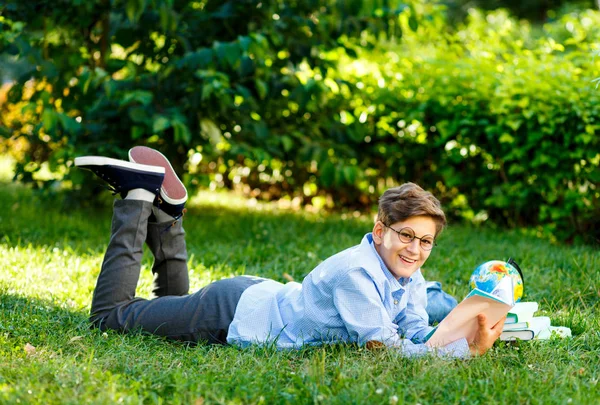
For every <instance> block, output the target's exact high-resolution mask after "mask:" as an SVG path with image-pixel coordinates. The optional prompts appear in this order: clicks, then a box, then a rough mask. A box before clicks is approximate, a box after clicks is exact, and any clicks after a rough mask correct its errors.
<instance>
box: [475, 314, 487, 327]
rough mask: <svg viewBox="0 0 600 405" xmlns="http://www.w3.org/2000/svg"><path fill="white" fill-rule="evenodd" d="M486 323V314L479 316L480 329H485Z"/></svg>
mask: <svg viewBox="0 0 600 405" xmlns="http://www.w3.org/2000/svg"><path fill="white" fill-rule="evenodd" d="M486 321H487V317H486V316H485V314H479V315H477V323H478V324H479V327H480V328H485V326H486Z"/></svg>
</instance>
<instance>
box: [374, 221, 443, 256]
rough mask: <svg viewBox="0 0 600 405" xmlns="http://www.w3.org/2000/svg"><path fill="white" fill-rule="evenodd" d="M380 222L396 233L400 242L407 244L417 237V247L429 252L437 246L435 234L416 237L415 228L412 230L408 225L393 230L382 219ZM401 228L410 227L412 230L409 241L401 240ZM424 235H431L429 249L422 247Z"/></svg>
mask: <svg viewBox="0 0 600 405" xmlns="http://www.w3.org/2000/svg"><path fill="white" fill-rule="evenodd" d="M381 223H382V224H383V226H385V227H386V228H390V229H391V230H392V231H394V232H396V235H398V240H399V241H400V243H404V244H406V245H408V244H410V243H413V241H414V240H415V239H419V247H420V248H421V249H423V251H425V252H431V251H432V250H433V248H434V247H436V246H437V242H436V239H435V236H433V235H431V234H427V235H423V236H421V237H418V236H417V234H416V233H415V230H414V229H412V228H411V227H410V226H405V227H403V228H401V229H400V230H399V231H397V230H395V229H394V228H392V227H391V226H389V225H387V224H385V223H384V222H383V221H381ZM403 229H410V230H411V231H412V233H413V237H412V239H411V240H410V242H404V241H402V239H400V232H401V231H402V230H403ZM426 236H433V243H432V244H431V249H425V248H424V247H423V245H422V243H423V238H424V237H426Z"/></svg>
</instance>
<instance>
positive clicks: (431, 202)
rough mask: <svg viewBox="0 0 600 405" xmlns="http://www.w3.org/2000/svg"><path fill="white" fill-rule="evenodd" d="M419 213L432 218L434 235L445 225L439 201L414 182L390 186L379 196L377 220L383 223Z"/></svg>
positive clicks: (390, 222)
mask: <svg viewBox="0 0 600 405" xmlns="http://www.w3.org/2000/svg"><path fill="white" fill-rule="evenodd" d="M421 215H422V216H426V217H430V218H431V219H433V221H434V222H435V231H436V232H435V233H436V236H437V235H439V234H440V232H442V230H443V229H444V227H445V226H446V215H445V214H444V211H443V210H442V204H441V203H440V201H439V200H438V199H437V198H435V196H434V195H433V194H431V193H430V192H429V191H425V190H423V189H422V188H421V187H419V186H418V185H416V184H415V183H404V184H403V185H401V186H398V187H393V188H390V189H388V190H386V191H385V192H384V193H383V194H382V196H381V197H380V198H379V209H378V212H377V220H378V221H381V222H383V223H384V224H385V225H388V226H389V225H392V224H395V223H396V222H400V221H406V220H407V219H408V218H410V217H416V216H421Z"/></svg>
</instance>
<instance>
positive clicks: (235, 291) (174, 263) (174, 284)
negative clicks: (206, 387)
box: [90, 200, 264, 344]
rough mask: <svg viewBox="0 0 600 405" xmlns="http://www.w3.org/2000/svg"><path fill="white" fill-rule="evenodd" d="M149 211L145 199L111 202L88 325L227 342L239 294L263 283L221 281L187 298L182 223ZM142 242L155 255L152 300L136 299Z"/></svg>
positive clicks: (248, 279)
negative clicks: (161, 220) (157, 218)
mask: <svg viewBox="0 0 600 405" xmlns="http://www.w3.org/2000/svg"><path fill="white" fill-rule="evenodd" d="M152 210H153V207H152V204H151V203H149V202H146V201H137V200H117V201H115V204H114V212H113V220H112V234H111V238H110V242H109V244H108V248H107V249H106V254H105V256H104V261H103V263H102V269H101V271H100V275H99V276H98V281H97V283H96V289H95V290H94V297H93V299H92V308H91V314H90V320H91V322H92V324H93V325H95V326H97V327H99V328H101V329H102V330H105V329H115V330H119V331H122V332H128V331H132V330H144V331H146V332H150V333H153V334H156V335H160V336H165V337H167V338H169V339H175V340H182V341H187V342H193V343H197V342H200V341H205V342H208V343H221V344H225V343H226V338H227V331H228V329H229V325H230V324H231V321H232V320H233V316H234V314H235V308H236V306H237V303H238V301H239V299H240V296H241V295H242V293H243V292H244V290H245V289H246V288H248V287H250V286H251V285H254V284H257V283H259V282H262V281H264V279H261V278H258V277H250V276H239V277H234V278H231V279H225V280H219V281H216V282H213V283H211V284H209V285H207V286H206V287H204V288H202V289H200V290H199V291H197V292H196V293H194V294H191V295H187V294H188V289H189V279H188V269H187V252H186V245H185V232H184V230H183V227H182V224H181V220H179V221H177V222H175V223H171V222H168V223H152V222H149V218H150V217H151V215H152ZM144 242H146V243H147V245H148V247H149V248H150V250H151V251H152V254H153V255H154V264H153V266H152V272H153V273H154V287H153V293H154V295H155V296H156V298H154V299H151V300H147V299H143V298H137V297H136V296H135V289H136V287H137V283H138V280H139V276H140V269H141V259H142V248H143V245H144Z"/></svg>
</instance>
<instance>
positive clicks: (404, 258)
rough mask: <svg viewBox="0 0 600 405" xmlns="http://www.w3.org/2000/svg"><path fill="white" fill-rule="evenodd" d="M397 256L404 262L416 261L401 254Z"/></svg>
mask: <svg viewBox="0 0 600 405" xmlns="http://www.w3.org/2000/svg"><path fill="white" fill-rule="evenodd" d="M398 256H399V257H400V260H402V261H403V262H404V263H407V264H415V263H416V262H417V261H416V260H413V259H409V258H408V257H406V256H402V255H398Z"/></svg>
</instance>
